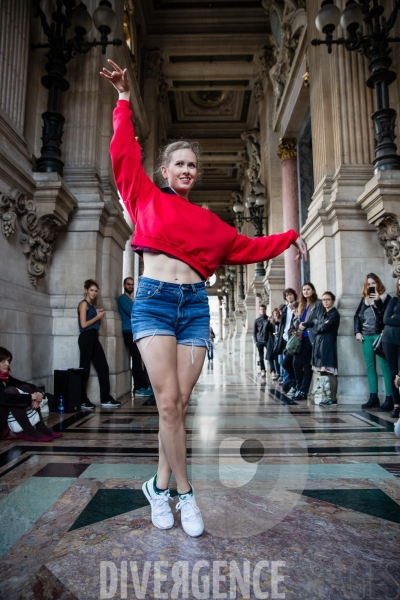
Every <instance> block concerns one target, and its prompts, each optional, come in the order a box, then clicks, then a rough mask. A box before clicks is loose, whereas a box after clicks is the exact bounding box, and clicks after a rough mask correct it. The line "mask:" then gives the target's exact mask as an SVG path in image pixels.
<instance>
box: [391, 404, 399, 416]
mask: <svg viewBox="0 0 400 600" xmlns="http://www.w3.org/2000/svg"><path fill="white" fill-rule="evenodd" d="M390 416H391V417H392V419H398V418H399V417H400V407H399V406H395V407H394V409H393V410H392V412H391V413H390Z"/></svg>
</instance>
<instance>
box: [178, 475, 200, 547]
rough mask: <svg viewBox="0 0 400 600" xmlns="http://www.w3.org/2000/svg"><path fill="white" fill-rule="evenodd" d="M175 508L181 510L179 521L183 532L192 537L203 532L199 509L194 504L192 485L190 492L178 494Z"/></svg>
mask: <svg viewBox="0 0 400 600" xmlns="http://www.w3.org/2000/svg"><path fill="white" fill-rule="evenodd" d="M176 510H180V511H181V523H182V527H183V531H184V532H185V533H187V534H188V535H190V536H192V537H197V536H199V535H201V534H202V533H203V531H204V522H203V518H202V516H201V512H200V509H199V507H198V506H197V504H196V499H195V497H194V489H193V487H192V493H191V494H185V495H184V496H179V502H178V504H177V505H176Z"/></svg>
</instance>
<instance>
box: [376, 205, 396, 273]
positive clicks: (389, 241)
mask: <svg viewBox="0 0 400 600" xmlns="http://www.w3.org/2000/svg"><path fill="white" fill-rule="evenodd" d="M377 227H378V240H379V243H380V245H381V246H383V248H384V250H385V255H386V258H387V259H388V263H389V265H391V267H392V276H393V277H400V225H399V222H398V218H397V216H396V215H395V214H393V213H387V214H386V215H384V216H383V218H382V220H381V221H380V223H379V225H378V226H377Z"/></svg>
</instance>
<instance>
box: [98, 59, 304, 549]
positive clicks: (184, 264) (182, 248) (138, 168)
mask: <svg viewBox="0 0 400 600" xmlns="http://www.w3.org/2000/svg"><path fill="white" fill-rule="evenodd" d="M108 62H109V64H110V65H111V67H112V68H113V69H114V71H112V72H111V71H108V70H107V69H103V71H102V73H101V76H102V77H103V78H104V79H106V80H107V81H109V82H110V83H111V84H112V85H113V86H114V88H115V89H116V90H117V91H118V93H119V100H118V103H117V107H116V109H115V110H114V117H113V125H114V136H113V138H112V141H111V146H110V153H111V161H112V166H113V171H114V177H115V183H116V185H117V188H118V190H119V192H120V195H121V198H122V200H123V202H124V204H125V206H126V208H127V211H128V213H129V215H130V217H131V219H132V221H133V223H134V224H135V233H134V238H133V240H132V247H133V249H134V250H135V251H136V252H139V253H142V254H143V260H144V273H143V276H142V277H141V279H140V282H139V286H138V289H137V292H136V296H135V302H134V305H133V312H132V331H133V334H134V340H135V341H136V343H137V344H138V347H139V350H140V353H141V355H142V358H143V361H144V363H145V365H146V368H147V371H148V373H149V377H150V382H151V384H152V387H153V390H154V393H155V398H156V402H157V408H158V412H159V462H158V470H157V473H156V475H154V476H153V477H151V479H149V481H146V482H145V483H144V484H143V486H142V490H143V493H144V494H145V496H146V498H147V500H148V501H149V502H150V506H151V519H152V522H153V524H154V525H155V526H156V527H158V528H159V529H170V528H171V527H173V525H174V516H173V514H172V511H171V508H170V505H169V500H170V493H169V489H168V488H169V480H170V477H171V474H172V473H173V474H174V476H175V479H176V484H177V491H178V496H179V502H178V504H177V506H176V508H177V510H180V511H181V523H182V527H183V529H184V531H185V532H186V533H187V534H188V535H190V536H193V537H196V536H199V535H201V534H202V533H203V531H204V522H203V518H202V516H201V512H200V510H199V508H198V506H197V503H196V499H195V494H194V490H193V487H192V486H191V485H190V483H189V480H188V476H187V465H186V431H185V418H186V411H187V408H188V404H189V399H190V395H191V393H192V389H193V387H194V385H195V383H196V381H197V379H198V378H199V375H200V373H201V370H202V368H203V363H204V358H205V354H206V347H207V345H208V344H209V337H210V309H209V305H208V296H207V291H206V287H205V280H206V279H207V278H208V277H210V276H211V275H212V274H213V273H214V272H215V270H216V268H217V267H218V265H220V264H222V265H240V264H247V263H253V262H259V261H264V260H267V259H271V258H273V257H274V256H278V255H279V254H281V253H282V252H283V251H284V250H285V249H286V248H288V247H289V246H291V245H292V244H295V245H296V246H297V248H298V253H297V256H296V260H300V258H301V257H302V256H304V257H305V256H306V248H305V244H304V242H303V241H302V240H301V239H300V238H299V236H298V234H297V233H296V232H295V231H293V230H291V231H289V232H286V233H281V234H277V235H272V236H265V237H264V236H263V237H258V238H248V237H247V236H245V235H242V234H240V233H238V232H237V231H236V230H235V229H234V228H233V227H231V226H230V225H228V224H227V223H224V222H223V221H222V220H221V219H220V218H219V217H218V216H217V215H215V214H214V213H213V212H212V211H210V210H204V208H202V207H201V206H197V205H196V204H192V203H191V202H189V193H190V191H191V189H192V188H193V186H194V185H195V183H196V180H197V178H198V175H199V172H200V169H199V166H200V165H199V160H200V156H199V154H200V153H199V148H198V146H197V145H196V144H195V143H192V142H185V141H182V140H181V141H179V142H174V143H172V144H169V145H168V146H166V147H165V148H164V149H163V150H162V152H161V154H160V168H159V170H158V174H159V176H160V178H162V180H163V182H164V185H163V189H159V188H158V187H157V186H156V185H155V184H154V183H153V181H152V180H151V179H150V178H149V177H148V176H147V175H146V173H145V170H144V168H143V166H142V155H141V149H140V146H139V143H138V141H137V139H136V138H135V131H134V127H133V122H132V111H131V108H130V103H129V99H130V89H129V82H128V77H127V70H126V69H121V68H120V67H119V66H118V65H117V64H115V63H114V62H113V61H111V60H109V61H108ZM156 133H157V132H156Z"/></svg>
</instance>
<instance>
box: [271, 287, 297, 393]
mask: <svg viewBox="0 0 400 600" xmlns="http://www.w3.org/2000/svg"><path fill="white" fill-rule="evenodd" d="M283 298H284V300H285V302H286V306H284V307H283V308H282V313H281V321H280V326H279V331H278V335H277V337H276V340H275V348H274V350H275V353H276V354H277V355H278V357H280V358H279V361H280V364H281V367H282V369H281V375H282V379H283V388H282V389H283V390H284V391H285V392H288V391H289V390H290V389H291V388H292V387H295V385H296V384H295V380H294V378H293V379H292V378H291V376H290V374H289V373H288V371H287V370H286V369H285V368H284V366H283V361H284V359H285V348H286V343H287V341H288V339H289V337H290V331H291V327H292V322H293V312H292V310H291V307H292V305H293V302H296V300H297V293H296V292H295V290H294V289H293V288H286V289H285V290H284V291H283Z"/></svg>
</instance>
